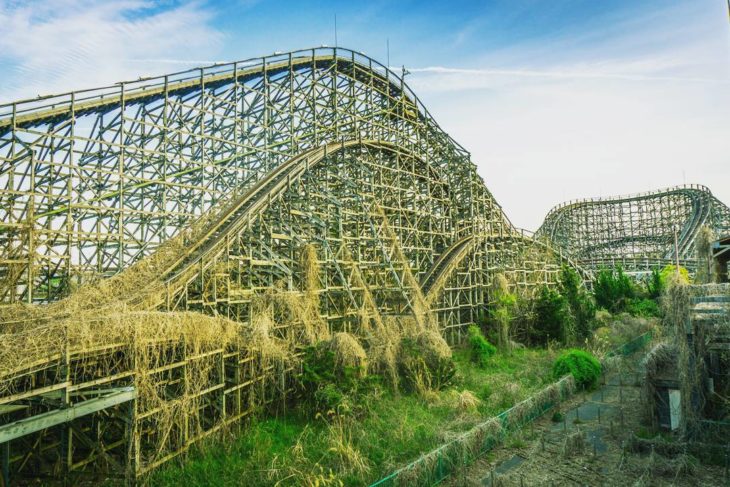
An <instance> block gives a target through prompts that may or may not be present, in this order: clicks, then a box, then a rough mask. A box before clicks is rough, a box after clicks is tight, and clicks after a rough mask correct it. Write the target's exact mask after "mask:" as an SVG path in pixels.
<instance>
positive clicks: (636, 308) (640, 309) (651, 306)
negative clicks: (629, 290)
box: [626, 298, 661, 318]
mask: <svg viewBox="0 0 730 487" xmlns="http://www.w3.org/2000/svg"><path fill="white" fill-rule="evenodd" d="M626 311H627V312H628V313H629V314H632V315H634V316H642V317H644V318H649V317H651V316H661V310H660V309H659V305H658V304H657V302H656V301H654V300H653V299H646V298H635V299H632V300H630V301H629V302H628V304H627V306H626Z"/></svg>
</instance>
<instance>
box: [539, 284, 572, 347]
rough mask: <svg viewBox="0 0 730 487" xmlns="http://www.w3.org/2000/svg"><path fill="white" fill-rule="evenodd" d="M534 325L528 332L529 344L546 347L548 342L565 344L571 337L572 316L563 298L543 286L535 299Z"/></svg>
mask: <svg viewBox="0 0 730 487" xmlns="http://www.w3.org/2000/svg"><path fill="white" fill-rule="evenodd" d="M534 312H535V314H534V320H535V321H534V323H533V324H532V326H531V327H530V329H529V330H528V333H529V338H530V342H531V343H533V344H536V345H547V343H548V342H549V341H550V340H558V341H560V342H563V343H564V342H565V341H566V339H568V338H569V337H570V336H571V335H572V329H573V323H574V320H573V316H572V314H571V312H570V308H569V306H568V303H567V302H566V300H565V298H564V297H563V296H562V295H561V294H560V293H559V292H557V291H556V290H554V289H551V288H550V287H548V286H543V287H542V289H540V293H539V294H538V296H537V298H536V299H535V307H534Z"/></svg>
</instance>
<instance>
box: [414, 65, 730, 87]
mask: <svg viewBox="0 0 730 487" xmlns="http://www.w3.org/2000/svg"><path fill="white" fill-rule="evenodd" d="M408 71H410V72H411V73H424V74H437V75H456V76H467V77H470V78H480V77H491V76H508V77H521V78H556V79H616V80H624V81H688V82H699V83H722V84H730V79H718V78H705V77H689V76H659V75H651V74H638V73H630V72H627V73H620V72H609V71H605V70H602V69H594V70H585V71H578V70H535V69H500V68H479V69H469V68H450V67H445V66H429V67H425V68H408Z"/></svg>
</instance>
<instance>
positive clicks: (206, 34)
mask: <svg viewBox="0 0 730 487" xmlns="http://www.w3.org/2000/svg"><path fill="white" fill-rule="evenodd" d="M212 17H213V13H212V12H211V11H210V10H209V9H207V8H205V7H203V6H202V5H200V4H198V3H179V4H178V3H170V4H168V5H167V6H162V7H160V6H157V5H156V4H154V3H151V2H146V1H141V0H110V1H103V0H81V1H71V0H61V1H53V0H36V1H32V2H27V3H18V2H11V1H5V0H0V25H2V26H3V33H2V35H1V36H0V101H11V100H13V99H17V98H23V97H34V96H36V95H37V94H47V93H57V92H60V91H66V90H72V89H80V88H92V87H95V86H99V85H105V84H112V83H114V82H117V81H120V80H126V79H137V78H138V77H139V76H140V75H147V74H163V73H165V72H166V71H170V64H171V61H172V62H174V63H176V64H177V63H180V64H191V65H192V64H196V63H197V62H198V61H197V60H200V59H209V58H210V56H211V54H213V55H214V54H215V53H216V51H217V50H218V48H219V47H220V45H221V44H222V42H221V41H222V38H223V36H222V34H221V33H220V32H219V31H217V30H216V29H215V28H213V27H211V25H210V24H211V21H212ZM140 61H142V62H140ZM143 71H144V72H143Z"/></svg>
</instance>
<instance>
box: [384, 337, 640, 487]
mask: <svg viewBox="0 0 730 487" xmlns="http://www.w3.org/2000/svg"><path fill="white" fill-rule="evenodd" d="M651 338H652V335H651V332H647V333H645V334H643V335H640V336H638V337H636V338H634V339H633V340H631V341H629V342H627V343H625V344H623V345H621V346H620V347H617V348H615V349H614V350H611V351H610V352H608V353H607V354H606V357H612V356H619V355H620V356H626V355H631V354H632V353H634V352H635V351H637V350H639V349H641V348H643V347H644V346H645V345H646V344H647V343H649V342H650V341H651ZM574 390H575V381H574V380H573V377H572V376H570V375H568V376H565V377H563V378H562V379H560V380H559V381H557V382H555V383H554V384H551V385H550V386H548V387H546V388H545V389H543V390H542V391H540V392H538V393H537V394H535V395H534V396H532V397H529V398H528V399H525V400H524V401H522V402H519V403H517V404H515V405H514V406H512V407H511V408H509V409H507V410H506V411H503V412H501V413H500V414H498V415H497V416H495V417H493V418H490V419H489V420H487V421H485V422H483V423H480V424H478V425H477V426H475V427H474V428H472V429H471V430H469V431H468V432H466V433H464V434H463V435H461V436H459V437H457V438H455V439H453V440H451V441H449V442H448V443H445V444H443V445H441V446H440V447H439V448H437V449H435V450H433V451H431V452H429V453H427V454H425V455H423V456H421V457H419V458H418V459H417V460H416V461H414V462H412V463H410V464H408V465H406V466H405V467H403V468H401V469H398V470H396V471H395V472H393V473H391V474H390V475H388V476H387V477H384V478H382V479H380V480H378V481H377V482H375V483H373V484H371V485H370V487H391V486H406V485H408V486H412V485H434V484H437V483H439V482H441V481H443V480H444V479H446V477H448V476H449V475H451V474H452V473H453V472H455V471H457V470H458V469H460V468H463V467H465V466H467V465H469V464H471V463H472V462H473V461H474V460H475V459H476V458H478V457H480V456H482V455H483V454H485V453H486V452H488V451H490V450H491V449H492V448H494V447H495V446H496V445H498V444H499V443H501V442H502V440H504V439H505V438H506V437H507V436H508V435H509V434H510V433H512V432H514V431H516V430H518V429H520V428H521V427H522V426H524V425H525V424H528V423H530V422H532V421H534V420H535V419H537V418H539V417H540V416H542V415H543V414H545V413H546V412H547V411H549V410H550V409H552V408H553V407H555V406H556V405H557V404H559V403H560V402H561V401H563V400H565V399H567V398H568V397H570V395H571V394H572V393H573V392H574Z"/></svg>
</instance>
